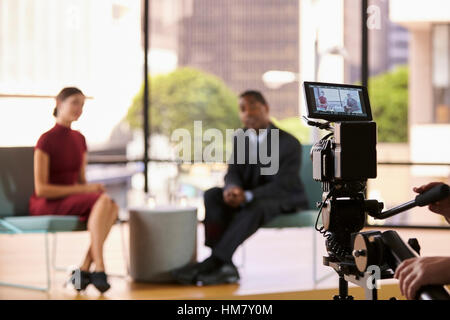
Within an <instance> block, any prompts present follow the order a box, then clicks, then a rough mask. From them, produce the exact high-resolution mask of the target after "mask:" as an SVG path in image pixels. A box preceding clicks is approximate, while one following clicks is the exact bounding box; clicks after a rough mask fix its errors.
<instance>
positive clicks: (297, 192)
mask: <svg viewBox="0 0 450 320" xmlns="http://www.w3.org/2000/svg"><path fill="white" fill-rule="evenodd" d="M270 129H278V130H279V131H278V132H279V139H278V140H279V143H278V144H275V145H274V147H275V148H277V147H278V154H279V161H278V163H279V169H278V172H276V173H275V174H272V175H263V174H261V168H262V167H269V166H270V163H269V164H267V165H264V164H262V163H261V161H260V159H259V156H258V161H257V163H256V164H251V163H249V161H248V160H249V156H248V153H249V152H248V151H249V139H248V138H246V144H245V153H246V154H245V160H246V161H245V163H244V164H242V163H241V164H240V163H238V162H237V160H238V157H239V156H238V155H239V154H238V150H237V136H236V135H235V136H234V140H233V154H232V156H231V159H230V160H233V163H229V164H228V171H227V173H226V175H225V188H227V187H229V186H231V185H236V186H240V187H241V188H243V189H244V190H246V191H247V190H250V191H251V192H252V193H253V200H252V201H258V200H259V199H272V200H273V201H279V202H280V204H281V207H282V211H285V212H290V211H295V210H296V209H299V208H305V207H306V206H307V198H306V194H305V191H304V187H303V184H302V182H301V181H300V165H301V152H302V149H301V144H300V142H299V141H298V140H297V139H296V138H295V137H294V136H292V135H291V134H289V133H287V132H286V131H283V130H281V129H279V128H277V127H276V126H275V125H274V124H272V123H271V124H270V125H269V128H268V132H267V138H266V139H267V147H268V148H267V149H268V151H267V154H268V155H269V156H272V155H274V156H275V155H276V150H271V149H272V147H271V145H272V144H271V142H272V140H271V139H272V134H271V130H270ZM243 130H244V131H246V129H243ZM274 141H275V140H274ZM242 151H243V150H240V152H242ZM241 156H242V155H241ZM272 161H273V160H272Z"/></svg>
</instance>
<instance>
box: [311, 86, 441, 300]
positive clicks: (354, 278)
mask: <svg viewBox="0 0 450 320" xmlns="http://www.w3.org/2000/svg"><path fill="white" fill-rule="evenodd" d="M303 86H304V91H305V99H306V104H307V106H308V118H306V117H305V119H306V121H307V123H308V125H310V126H315V127H318V128H319V129H323V130H327V131H329V132H330V133H329V134H327V135H325V136H324V137H323V138H322V139H320V140H319V141H318V142H316V143H315V144H314V146H313V147H312V149H311V160H312V163H313V179H314V180H316V181H320V182H321V185H322V190H323V195H322V201H320V202H319V203H318V207H319V213H318V216H317V221H316V226H315V227H316V230H317V231H319V232H320V233H322V234H323V236H324V237H325V238H326V241H325V246H326V249H327V253H328V256H327V257H324V265H326V266H330V267H332V268H333V269H334V270H335V271H336V272H337V273H338V275H339V295H337V296H335V297H334V298H335V299H353V298H352V297H351V296H349V295H348V281H351V282H353V283H355V284H357V285H359V286H361V287H363V288H365V292H366V298H368V299H377V289H376V287H377V286H376V281H377V280H380V279H387V278H392V277H393V274H394V272H395V269H396V268H397V266H398V265H399V264H400V263H401V262H402V261H403V260H405V259H408V258H412V257H415V256H417V255H418V254H419V251H420V246H419V244H418V242H417V240H416V239H409V241H408V244H406V243H404V242H403V240H402V239H401V238H400V236H399V235H398V234H397V233H396V232H395V231H392V230H389V231H386V232H383V233H381V232H379V231H368V232H360V231H361V230H362V229H363V228H364V226H365V223H366V220H367V215H370V216H372V217H374V218H376V219H385V218H387V217H390V216H392V215H395V214H397V213H399V212H401V211H404V210H406V209H409V208H412V207H414V206H417V205H419V206H424V205H427V204H429V203H432V202H435V201H438V200H440V199H443V198H445V197H446V196H448V195H449V187H448V186H447V185H444V184H443V185H439V186H436V187H434V188H433V189H431V190H429V191H428V192H426V193H424V194H421V195H418V196H417V197H416V199H415V200H412V201H410V202H408V203H406V204H403V205H401V206H399V207H396V208H393V209H391V210H388V211H385V212H382V210H383V203H381V202H378V201H377V200H366V199H365V192H366V185H367V179H371V178H376V176H377V153H376V142H377V127H376V123H375V122H374V121H372V112H371V108H370V102H369V96H368V93H367V88H365V87H363V86H356V85H344V84H334V83H320V82H304V84H303ZM311 119H321V120H326V121H325V122H318V121H313V120H311ZM320 216H322V225H323V226H321V227H318V220H319V217H320ZM377 271H378V274H376V273H377ZM375 276H377V277H375ZM417 297H418V298H420V299H433V300H434V299H446V300H450V295H449V294H448V292H447V291H446V289H445V288H444V287H442V286H429V287H424V288H422V289H421V290H420V291H419V294H418V296H417Z"/></svg>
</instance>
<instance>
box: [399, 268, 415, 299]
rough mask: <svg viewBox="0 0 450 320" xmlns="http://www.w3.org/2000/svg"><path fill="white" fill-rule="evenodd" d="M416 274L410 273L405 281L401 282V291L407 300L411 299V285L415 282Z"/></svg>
mask: <svg viewBox="0 0 450 320" xmlns="http://www.w3.org/2000/svg"><path fill="white" fill-rule="evenodd" d="M415 278H416V274H415V273H414V272H410V273H409V274H408V275H407V276H406V277H405V279H404V280H403V281H402V282H401V285H400V291H401V292H402V294H403V295H404V296H405V297H406V299H408V300H409V299H410V298H409V296H408V293H409V290H410V286H411V283H412V282H413V281H414V280H415Z"/></svg>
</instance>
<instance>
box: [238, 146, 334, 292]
mask: <svg viewBox="0 0 450 320" xmlns="http://www.w3.org/2000/svg"><path fill="white" fill-rule="evenodd" d="M311 147H312V146H311V145H303V146H302V164H301V168H300V178H301V180H302V182H303V185H304V187H305V191H306V195H307V197H308V208H307V209H306V210H301V211H298V212H295V213H289V214H283V215H279V216H277V217H275V218H274V219H272V220H271V221H269V222H268V223H267V224H265V225H264V226H262V228H266V229H282V228H305V227H308V228H311V230H312V258H313V272H312V273H313V274H312V277H313V281H314V284H318V283H319V282H321V281H322V280H324V279H325V278H327V277H328V276H329V274H327V275H326V276H325V277H322V278H320V279H319V278H318V277H317V262H316V255H317V239H316V236H317V231H316V230H315V228H314V225H315V223H316V219H317V214H318V209H317V208H316V203H317V202H318V201H321V199H322V187H321V185H320V182H317V181H314V180H313V178H312V162H311V159H310V151H311ZM243 249H244V247H243ZM243 255H244V257H245V249H244V251H243ZM244 259H245V258H244Z"/></svg>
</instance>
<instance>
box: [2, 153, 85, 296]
mask: <svg viewBox="0 0 450 320" xmlns="http://www.w3.org/2000/svg"><path fill="white" fill-rule="evenodd" d="M33 155H34V148H33V147H7V148H0V233H3V234H23V233H42V234H43V235H44V241H45V257H46V272H47V286H46V287H37V286H29V285H22V284H15V283H8V282H0V285H3V286H12V287H18V288H25V289H34V290H41V291H48V290H49V289H50V286H51V280H50V279H51V277H50V252H49V243H48V242H49V241H48V235H49V234H53V235H54V237H53V259H52V264H53V268H54V269H55V270H60V271H61V270H66V268H57V267H56V265H55V261H56V233H57V232H71V231H85V230H86V223H83V222H80V221H79V219H78V216H58V215H43V216H31V215H30V214H29V211H28V202H29V199H30V196H31V195H32V193H33V190H34V175H33V174H34V169H33V167H34V166H33Z"/></svg>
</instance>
